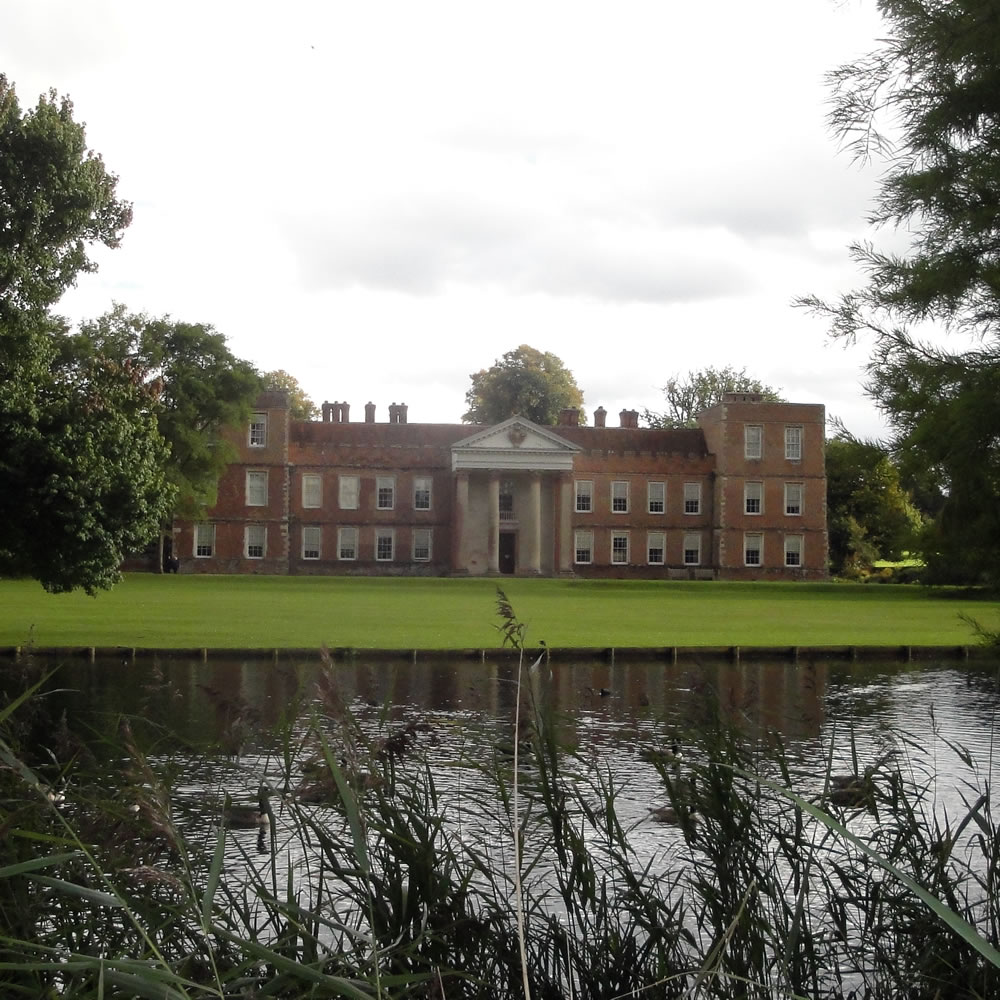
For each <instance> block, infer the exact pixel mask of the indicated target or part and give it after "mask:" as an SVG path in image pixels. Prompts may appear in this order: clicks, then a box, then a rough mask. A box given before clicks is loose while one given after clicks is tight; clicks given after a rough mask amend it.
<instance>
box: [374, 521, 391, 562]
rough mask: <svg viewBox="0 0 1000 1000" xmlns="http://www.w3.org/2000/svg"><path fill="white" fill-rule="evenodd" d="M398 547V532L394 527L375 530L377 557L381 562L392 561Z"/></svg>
mask: <svg viewBox="0 0 1000 1000" xmlns="http://www.w3.org/2000/svg"><path fill="white" fill-rule="evenodd" d="M395 548H396V533H395V531H393V530H392V528H378V529H376V531H375V558H376V559H377V560H378V561H379V562H392V558H393V555H394V552H395Z"/></svg>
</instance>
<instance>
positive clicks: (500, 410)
mask: <svg viewBox="0 0 1000 1000" xmlns="http://www.w3.org/2000/svg"><path fill="white" fill-rule="evenodd" d="M469 377H470V378H471V380H472V385H471V386H470V387H469V389H468V391H467V392H466V393H465V403H466V405H467V406H468V410H467V411H466V412H465V414H463V416H462V420H463V422H464V423H469V424H495V423H499V422H500V421H501V420H506V419H507V418H508V417H513V416H516V415H517V416H522V417H526V418H527V419H528V420H532V421H534V422H535V423H536V424H550V425H551V424H556V423H558V422H559V411H560V410H562V409H564V408H567V407H574V408H576V409H579V408H580V407H581V406H583V392H582V391H581V389H580V387H579V386H578V385H577V384H576V379H575V378H574V377H573V373H572V372H571V371H570V370H569V369H568V368H567V367H566V366H565V364H564V363H563V362H562V360H561V359H560V358H558V357H556V355H554V354H551V353H549V352H544V353H543V352H542V351H539V350H536V349H535V348H534V347H529V346H528V345H527V344H521V346H520V347H518V348H517V349H516V350H514V351H508V352H507V353H506V354H504V355H503V357H501V358H498V359H497V360H496V361H495V362H494V363H493V365H492V366H491V367H490V368H485V369H483V370H482V371H478V372H474V373H473V374H472V375H470V376H469ZM580 420H581V422H585V418H584V414H583V413H581V414H580Z"/></svg>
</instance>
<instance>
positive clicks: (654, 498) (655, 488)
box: [646, 483, 667, 514]
mask: <svg viewBox="0 0 1000 1000" xmlns="http://www.w3.org/2000/svg"><path fill="white" fill-rule="evenodd" d="M646 495H647V497H648V501H649V513H650V514H662V513H663V511H664V510H665V509H666V506H667V484H666V483H648V484H647V486H646Z"/></svg>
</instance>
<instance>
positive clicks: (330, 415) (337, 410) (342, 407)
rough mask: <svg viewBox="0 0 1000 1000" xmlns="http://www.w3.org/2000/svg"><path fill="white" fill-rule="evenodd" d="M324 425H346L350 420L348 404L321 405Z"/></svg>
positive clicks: (349, 405)
mask: <svg viewBox="0 0 1000 1000" xmlns="http://www.w3.org/2000/svg"><path fill="white" fill-rule="evenodd" d="M322 410H323V423H324V424H346V423H348V422H349V421H350V419H351V404H350V403H338V402H333V403H323V406H322Z"/></svg>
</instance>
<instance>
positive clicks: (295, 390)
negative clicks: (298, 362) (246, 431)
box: [261, 368, 319, 420]
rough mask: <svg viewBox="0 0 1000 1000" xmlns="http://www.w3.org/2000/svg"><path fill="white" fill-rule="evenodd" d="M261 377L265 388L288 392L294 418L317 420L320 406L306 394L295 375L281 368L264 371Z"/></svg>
mask: <svg viewBox="0 0 1000 1000" xmlns="http://www.w3.org/2000/svg"><path fill="white" fill-rule="evenodd" d="M261 378H263V380H264V388H265V389H267V390H275V389H276V390H279V391H281V392H287V393H288V404H289V413H290V415H291V418H292V420H315V419H316V418H317V417H318V416H319V407H318V406H317V405H316V404H315V403H314V402H313V401H312V400H311V399H310V398H309V396H307V395H306V391H305V389H303V388H302V386H301V385H299V380H298V379H297V378H296V377H295V376H294V375H289V374H288V372H286V371H284V370H283V369H281V368H279V369H277V371H273V372H264V374H263V375H262V376H261Z"/></svg>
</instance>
